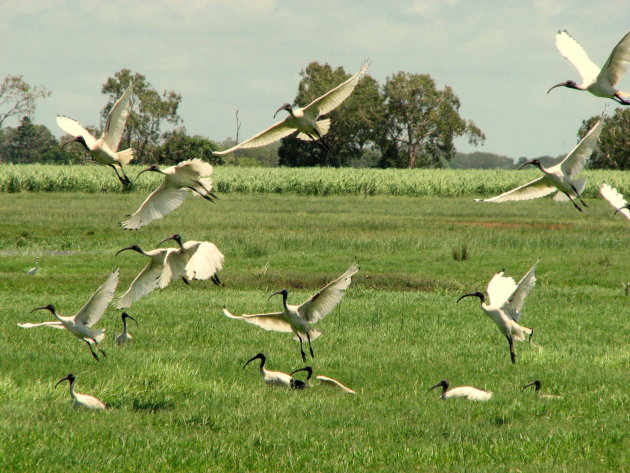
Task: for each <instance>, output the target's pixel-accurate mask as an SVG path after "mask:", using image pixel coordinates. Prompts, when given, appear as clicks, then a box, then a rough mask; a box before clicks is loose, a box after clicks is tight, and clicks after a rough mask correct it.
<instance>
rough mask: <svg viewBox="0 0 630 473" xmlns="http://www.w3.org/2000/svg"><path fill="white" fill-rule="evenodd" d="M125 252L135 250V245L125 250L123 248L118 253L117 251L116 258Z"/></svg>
mask: <svg viewBox="0 0 630 473" xmlns="http://www.w3.org/2000/svg"><path fill="white" fill-rule="evenodd" d="M125 250H135V245H132V246H128V247H127V248H123V249H122V250H120V251H118V252H117V253H116V256H118V255H119V254H120V253H122V252H123V251H125Z"/></svg>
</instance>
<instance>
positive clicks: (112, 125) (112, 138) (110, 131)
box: [103, 84, 133, 151]
mask: <svg viewBox="0 0 630 473" xmlns="http://www.w3.org/2000/svg"><path fill="white" fill-rule="evenodd" d="M132 90H133V84H129V87H127V90H125V92H124V93H123V94H122V96H121V97H120V98H119V99H118V101H117V102H116V103H115V104H114V106H113V107H112V109H111V110H110V111H109V115H108V116H107V123H106V124H105V131H104V132H103V141H105V144H106V145H107V146H109V148H110V149H111V150H112V151H117V150H118V144H119V143H120V139H121V138H122V135H123V131H125V123H127V117H129V99H130V98H131V91H132Z"/></svg>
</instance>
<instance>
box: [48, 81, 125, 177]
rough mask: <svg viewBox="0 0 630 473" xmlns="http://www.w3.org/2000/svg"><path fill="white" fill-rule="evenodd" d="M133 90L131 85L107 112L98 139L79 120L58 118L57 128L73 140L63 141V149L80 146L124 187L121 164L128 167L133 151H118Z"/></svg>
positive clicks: (123, 173) (123, 171) (123, 172)
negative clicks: (73, 145) (105, 120)
mask: <svg viewBox="0 0 630 473" xmlns="http://www.w3.org/2000/svg"><path fill="white" fill-rule="evenodd" d="M132 90H133V86H132V85H131V84H130V85H129V87H127V90H125V92H124V93H123V94H122V96H121V97H120V98H119V99H118V101H117V102H116V103H115V104H114V106H113V107H112V109H111V110H110V111H109V115H108V116H107V122H106V123H105V130H104V131H103V134H102V135H101V137H100V138H99V139H98V140H97V139H96V138H94V137H93V136H92V134H91V133H90V132H89V131H87V130H86V129H85V128H83V126H81V124H80V123H79V122H78V121H76V120H73V119H72V118H68V117H62V116H59V117H57V125H59V127H60V128H61V129H62V130H63V131H65V132H66V133H68V134H69V135H71V136H74V137H75V138H73V139H72V140H70V141H66V142H65V143H64V144H63V146H66V145H67V144H68V143H73V142H76V143H80V144H81V145H83V147H84V148H85V150H86V151H87V152H88V153H89V154H90V156H92V157H93V158H94V160H95V161H96V162H99V163H101V164H105V165H107V166H109V167H111V168H112V169H113V170H114V172H115V173H116V176H117V177H118V179H119V180H120V182H121V183H122V184H123V185H124V186H126V185H129V184H130V182H131V181H130V180H129V178H128V177H127V176H126V174H125V170H124V169H123V165H127V164H129V162H130V161H131V160H132V159H133V149H131V148H128V149H125V150H121V151H118V145H119V144H120V139H121V138H122V135H123V131H124V130H125V123H126V122H127V117H128V116H129V99H130V98H131V91H132ZM118 169H120V172H121V173H122V176H121V175H120V174H119V173H118Z"/></svg>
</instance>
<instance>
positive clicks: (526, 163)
mask: <svg viewBox="0 0 630 473" xmlns="http://www.w3.org/2000/svg"><path fill="white" fill-rule="evenodd" d="M533 164H534V163H533V162H532V161H525V162H524V163H523V164H521V165H520V166H519V167H518V168H519V169H523V167H525V166H528V165H533Z"/></svg>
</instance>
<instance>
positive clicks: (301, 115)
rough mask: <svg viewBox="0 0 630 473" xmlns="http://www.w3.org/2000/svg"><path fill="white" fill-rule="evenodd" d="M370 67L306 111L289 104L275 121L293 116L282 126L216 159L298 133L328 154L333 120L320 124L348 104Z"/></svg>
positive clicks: (283, 122)
mask: <svg viewBox="0 0 630 473" xmlns="http://www.w3.org/2000/svg"><path fill="white" fill-rule="evenodd" d="M368 66H369V64H367V63H366V64H364V65H363V67H361V70H359V72H357V73H356V74H355V75H353V76H352V77H350V78H349V79H348V80H346V81H345V82H343V83H341V84H339V85H338V86H337V87H335V88H334V89H332V90H329V91H328V92H326V93H325V94H324V95H322V96H321V97H319V98H316V99H315V100H313V101H312V102H311V103H310V104H308V105H307V106H306V107H304V108H299V107H298V108H293V107H291V104H290V103H285V104H283V105H281V106H280V108H278V110H276V113H275V114H274V115H273V116H274V118H275V116H276V115H277V114H278V112H280V111H281V110H286V111H287V112H288V113H289V115H288V116H287V117H286V118H285V119H284V120H282V121H281V122H278V123H276V124H275V125H272V126H270V127H269V128H267V129H266V130H264V131H261V132H260V133H258V134H257V135H254V136H252V137H251V138H249V139H248V140H245V141H243V142H242V143H239V144H237V145H236V146H233V147H232V148H230V149H226V150H225V151H214V152H213V153H214V154H216V155H224V154H228V153H231V152H232V151H236V150H237V149H246V148H258V147H261V146H266V145H268V144H270V143H273V142H275V141H278V140H280V139H281V138H284V137H285V136H289V135H290V134H292V133H294V132H295V131H299V133H298V135H297V137H298V138H299V139H301V140H305V141H315V142H316V143H317V144H318V145H319V146H320V147H321V148H322V149H323V150H324V151H326V152H327V151H328V145H326V143H325V142H324V140H323V137H324V135H326V133H328V130H329V128H330V118H326V119H324V120H318V118H319V117H320V116H322V115H326V114H328V113H330V112H332V111H333V110H334V109H336V108H337V107H338V106H339V105H341V103H342V102H343V101H344V100H346V99H347V98H348V97H349V96H350V94H351V93H352V91H353V90H354V88H355V87H356V85H357V84H358V83H359V80H361V77H363V74H365V71H367V69H368Z"/></svg>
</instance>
